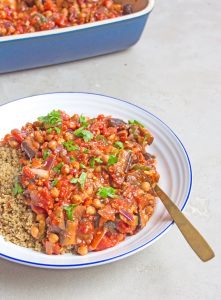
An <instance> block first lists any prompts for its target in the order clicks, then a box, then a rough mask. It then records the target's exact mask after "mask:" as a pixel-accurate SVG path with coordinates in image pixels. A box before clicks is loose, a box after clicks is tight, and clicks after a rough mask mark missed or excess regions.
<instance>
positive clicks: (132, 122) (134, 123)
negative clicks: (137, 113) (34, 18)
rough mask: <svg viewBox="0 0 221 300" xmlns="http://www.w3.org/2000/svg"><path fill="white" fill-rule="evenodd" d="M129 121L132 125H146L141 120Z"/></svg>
mask: <svg viewBox="0 0 221 300" xmlns="http://www.w3.org/2000/svg"><path fill="white" fill-rule="evenodd" d="M128 123H129V124H130V125H138V126H140V127H144V126H143V124H141V123H140V122H138V121H136V120H129V121H128Z"/></svg>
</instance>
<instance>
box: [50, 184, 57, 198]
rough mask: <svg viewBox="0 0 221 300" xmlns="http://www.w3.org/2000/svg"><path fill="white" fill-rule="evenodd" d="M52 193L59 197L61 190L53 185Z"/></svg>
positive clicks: (53, 195)
mask: <svg viewBox="0 0 221 300" xmlns="http://www.w3.org/2000/svg"><path fill="white" fill-rule="evenodd" d="M51 195H52V197H53V198H58V196H59V190H58V189H57V188H56V187H53V188H52V189H51Z"/></svg>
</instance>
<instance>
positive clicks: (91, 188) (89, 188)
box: [86, 186, 94, 195]
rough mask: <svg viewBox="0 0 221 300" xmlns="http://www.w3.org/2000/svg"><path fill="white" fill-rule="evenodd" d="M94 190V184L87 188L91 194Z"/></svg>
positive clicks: (87, 191)
mask: <svg viewBox="0 0 221 300" xmlns="http://www.w3.org/2000/svg"><path fill="white" fill-rule="evenodd" d="M93 191H94V189H93V186H89V187H88V188H87V190H86V193H87V194H88V195H91V194H93Z"/></svg>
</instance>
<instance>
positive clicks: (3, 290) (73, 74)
mask: <svg viewBox="0 0 221 300" xmlns="http://www.w3.org/2000/svg"><path fill="white" fill-rule="evenodd" d="M220 53H221V3H220V1H219V0H213V1H212V0H211V1H199V0H192V1H190V0H185V1H184V0H170V1H165V0H159V1H157V3H156V7H155V9H154V11H153V13H152V15H151V17H150V19H149V22H148V26H147V27H146V29H145V31H144V34H143V36H142V39H141V40H140V42H139V43H138V44H137V45H136V46H135V47H133V48H131V49H129V50H127V51H124V52H121V53H116V54H112V55H107V56H103V57H97V58H94V59H88V60H84V61H80V62H75V63H68V64H64V65H59V66H53V67H48V68H42V69H37V70H31V71H24V72H19V73H12V74H6V75H1V76H0V91H1V97H0V102H1V103H6V102H9V101H11V100H13V99H16V98H19V97H23V96H29V95H32V94H37V93H44V92H50V91H89V92H97V93H103V94H107V95H111V96H115V97H119V98H122V99H129V100H130V101H132V102H134V103H137V104H141V105H143V106H145V107H146V108H147V109H148V110H150V111H152V112H153V113H155V114H157V115H158V116H159V117H160V118H162V119H163V120H164V121H165V122H166V123H167V124H168V125H169V126H170V127H171V128H173V129H174V131H175V132H176V133H177V134H178V136H179V137H180V138H181V140H182V141H183V143H184V145H185V146H186V148H187V150H188V152H189V154H190V159H191V162H192V167H193V189H192V193H191V197H190V202H189V204H188V206H187V208H186V211H185V212H186V214H187V216H188V217H189V218H190V220H191V221H192V222H193V223H194V224H195V225H196V226H197V227H198V228H199V230H200V231H201V232H202V233H203V234H204V235H205V237H206V238H207V239H208V241H209V242H210V243H211V245H212V246H213V248H214V250H215V252H216V258H215V259H214V260H212V261H211V262H208V263H202V262H201V261H200V260H199V259H198V258H197V257H196V256H195V254H194V253H193V252H192V251H191V250H190V249H189V247H188V245H187V244H186V243H185V242H184V240H183V238H182V236H181V235H180V233H179V231H178V230H177V228H176V227H173V228H172V229H171V231H170V232H169V233H168V234H167V235H166V236H164V237H163V238H162V239H160V240H159V241H158V242H157V243H155V244H154V245H152V246H151V247H149V248H148V249H146V250H144V251H143V252H140V253H138V254H136V255H134V256H131V257H129V258H127V259H125V260H122V261H119V262H116V263H113V264H109V265H104V266H100V267H97V268H90V269H83V270H69V271H56V270H41V269H32V268H28V267H24V266H20V265H16V264H12V263H10V262H7V261H4V260H1V261H0V299H24V300H25V299H82V300H84V299H92V300H95V299H104V300H111V299H114V298H117V299H126V298H127V299H128V300H132V299H151V300H155V299H156V300H158V299H172V300H174V299H190V300H195V299H197V300H198V299H200V300H204V299H206V300H207V299H209V300H210V299H211V300H216V299H220V298H221V284H220V281H221V259H220V253H221V239H220V228H221V218H220V211H221V201H220V192H219V188H220V182H221V176H220V171H221V170H220V167H221V155H220V153H221V118H220V113H221V99H220V95H221V58H220Z"/></svg>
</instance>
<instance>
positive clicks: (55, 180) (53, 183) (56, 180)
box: [51, 178, 58, 186]
mask: <svg viewBox="0 0 221 300" xmlns="http://www.w3.org/2000/svg"><path fill="white" fill-rule="evenodd" d="M57 183H58V179H57V178H56V179H54V180H53V181H52V183H51V185H52V186H56V185H57Z"/></svg>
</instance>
